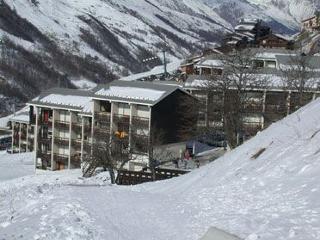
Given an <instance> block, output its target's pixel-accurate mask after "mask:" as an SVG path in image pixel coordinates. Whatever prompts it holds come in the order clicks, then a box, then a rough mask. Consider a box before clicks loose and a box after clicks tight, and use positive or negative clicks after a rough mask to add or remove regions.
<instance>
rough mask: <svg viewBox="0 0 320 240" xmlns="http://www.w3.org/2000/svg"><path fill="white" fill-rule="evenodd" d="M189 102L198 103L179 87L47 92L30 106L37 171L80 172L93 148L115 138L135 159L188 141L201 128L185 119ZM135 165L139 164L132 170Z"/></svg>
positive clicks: (119, 85) (132, 85) (131, 85)
mask: <svg viewBox="0 0 320 240" xmlns="http://www.w3.org/2000/svg"><path fill="white" fill-rule="evenodd" d="M189 101H196V100H195V98H194V97H192V96H191V95H190V94H189V93H187V92H186V91H184V90H183V89H181V88H179V87H178V86H168V85H161V84H155V83H145V82H124V81H114V82H112V83H110V84H108V85H102V86H99V87H97V88H95V89H93V90H91V91H81V90H70V89H51V90H49V91H47V92H44V93H42V94H41V95H40V96H39V97H38V98H37V99H35V100H33V101H31V102H29V103H28V105H29V106H30V119H31V123H33V124H34V125H35V132H36V134H35V143H36V144H35V152H36V162H37V167H39V168H43V169H51V170H61V169H72V168H79V167H80V166H81V161H82V159H83V156H84V155H86V154H91V151H92V146H93V144H96V143H99V142H108V141H110V142H111V141H112V138H114V137H118V138H121V141H122V144H123V146H124V148H125V149H127V150H128V152H129V153H130V154H139V155H145V156H148V154H149V147H150V145H151V144H158V145H161V144H168V143H173V142H179V141H183V140H187V138H189V137H192V131H193V130H194V128H195V125H196V118H194V115H190V114H189V113H188V114H184V112H186V111H185V108H186V105H185V104H186V103H187V102H189ZM195 114H197V112H195ZM194 119H195V120H194ZM183 123H185V124H183ZM186 124H189V125H190V126H189V127H187V128H186ZM159 136H161V138H159ZM136 164H137V165H139V166H141V164H144V165H145V166H146V164H148V162H139V163H136ZM134 165H135V162H134V161H133V162H132V164H131V165H130V166H131V167H132V168H133V169H134V167H135V166H134Z"/></svg>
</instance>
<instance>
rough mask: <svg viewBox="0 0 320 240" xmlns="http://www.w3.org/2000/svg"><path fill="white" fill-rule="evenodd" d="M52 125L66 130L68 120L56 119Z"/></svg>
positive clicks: (68, 126)
mask: <svg viewBox="0 0 320 240" xmlns="http://www.w3.org/2000/svg"><path fill="white" fill-rule="evenodd" d="M54 126H55V128H59V129H64V130H66V129H69V128H70V122H65V121H60V120H57V121H55V122H54Z"/></svg>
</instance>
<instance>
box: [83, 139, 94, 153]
mask: <svg viewBox="0 0 320 240" xmlns="http://www.w3.org/2000/svg"><path fill="white" fill-rule="evenodd" d="M91 146H92V145H91V142H89V141H84V142H83V150H84V151H85V152H86V153H89V152H91Z"/></svg>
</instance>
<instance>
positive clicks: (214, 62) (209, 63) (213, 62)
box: [196, 59, 224, 68]
mask: <svg viewBox="0 0 320 240" xmlns="http://www.w3.org/2000/svg"><path fill="white" fill-rule="evenodd" d="M196 66H197V67H219V68H221V67H223V66H224V64H223V62H222V61H221V60H219V59H205V60H203V61H201V62H199V63H198V64H196Z"/></svg>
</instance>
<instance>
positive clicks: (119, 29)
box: [0, 0, 231, 99]
mask: <svg viewBox="0 0 320 240" xmlns="http://www.w3.org/2000/svg"><path fill="white" fill-rule="evenodd" d="M227 28H231V25H230V24H228V23H227V22H226V21H225V20H223V19H222V18H219V17H217V15H216V14H215V12H214V11H212V10H211V9H210V8H209V7H207V6H206V5H204V4H202V3H200V2H199V3H196V4H195V3H194V2H193V1H185V3H182V2H179V1H175V0H166V1H159V2H158V1H154V0H150V1H147V0H137V1H126V0H120V1H118V0H117V1H116V0H110V1H101V0H90V1H87V0H70V1H62V0H56V1H53V0H41V1H39V0H1V1H0V37H2V38H3V41H2V43H3V44H2V46H3V47H2V48H0V49H1V50H0V54H1V55H0V56H1V64H0V78H2V79H4V80H5V81H4V83H3V85H5V86H6V88H11V89H13V90H14V91H16V92H17V93H20V95H21V96H19V95H18V96H17V97H18V98H20V99H25V98H30V97H33V96H34V95H36V94H37V93H39V91H40V90H42V89H44V88H47V87H50V86H56V85H58V84H59V83H60V85H62V86H69V87H72V84H71V83H70V80H72V79H88V80H91V81H95V82H105V81H110V80H112V79H114V78H115V76H114V75H113V74H116V75H124V74H128V73H130V72H140V71H143V70H146V69H148V68H150V67H152V66H154V65H157V64H159V63H160V58H158V59H157V60H156V61H154V62H151V63H148V64H142V60H143V59H145V58H150V57H154V56H159V57H161V56H162V53H161V50H162V49H163V48H164V47H166V48H167V46H166V45H168V46H169V47H168V56H170V58H173V59H176V58H183V57H185V56H186V55H188V54H190V53H191V52H195V51H197V49H199V48H201V47H203V46H204V43H205V42H212V43H215V42H218V41H219V39H220V38H221V34H219V33H222V32H225V31H227ZM0 89H1V88H0ZM2 89H4V88H2ZM22 89H23V90H26V89H27V90H28V91H23V90H22ZM0 94H7V91H3V92H0Z"/></svg>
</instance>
